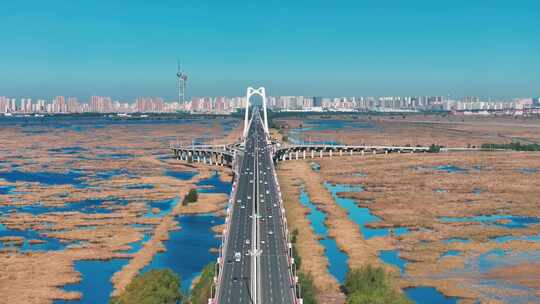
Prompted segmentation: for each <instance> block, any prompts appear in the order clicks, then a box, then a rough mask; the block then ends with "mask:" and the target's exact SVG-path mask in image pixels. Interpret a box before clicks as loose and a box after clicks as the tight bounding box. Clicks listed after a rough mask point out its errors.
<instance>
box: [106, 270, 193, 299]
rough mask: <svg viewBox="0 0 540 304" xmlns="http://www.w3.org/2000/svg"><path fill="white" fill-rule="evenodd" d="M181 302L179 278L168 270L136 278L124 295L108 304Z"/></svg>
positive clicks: (152, 271) (151, 272)
mask: <svg viewBox="0 0 540 304" xmlns="http://www.w3.org/2000/svg"><path fill="white" fill-rule="evenodd" d="M181 302H182V294H181V293H180V278H179V277H178V275H176V274H175V273H174V272H172V270H170V269H161V270H151V271H149V272H146V273H144V274H142V275H138V276H136V277H135V278H134V279H133V281H131V283H129V285H128V286H127V287H126V290H125V291H124V293H122V294H121V295H120V296H118V297H113V298H111V299H110V301H109V303H110V304H132V303H137V304H155V303H162V304H179V303H181Z"/></svg>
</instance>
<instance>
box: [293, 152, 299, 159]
mask: <svg viewBox="0 0 540 304" xmlns="http://www.w3.org/2000/svg"><path fill="white" fill-rule="evenodd" d="M294 154H295V156H296V160H298V151H296V152H295V153H294Z"/></svg>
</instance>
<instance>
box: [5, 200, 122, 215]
mask: <svg viewBox="0 0 540 304" xmlns="http://www.w3.org/2000/svg"><path fill="white" fill-rule="evenodd" d="M127 203H128V201H125V200H116V201H114V204H113V205H115V206H122V205H126V204H127ZM103 204H104V201H103V200H99V199H87V200H82V201H79V202H72V203H66V204H64V205H63V206H58V207H51V206H44V205H42V204H40V203H38V204H33V205H22V206H13V205H12V206H0V212H2V213H7V212H13V211H16V212H24V213H30V214H33V215H39V214H43V213H48V212H82V213H89V214H96V213H112V212H113V210H112V209H108V208H105V206H103Z"/></svg>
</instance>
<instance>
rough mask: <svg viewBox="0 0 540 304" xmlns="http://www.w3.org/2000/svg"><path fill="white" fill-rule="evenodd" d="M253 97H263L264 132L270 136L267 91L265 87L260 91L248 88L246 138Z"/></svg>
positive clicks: (245, 122) (245, 119)
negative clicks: (250, 100)
mask: <svg viewBox="0 0 540 304" xmlns="http://www.w3.org/2000/svg"><path fill="white" fill-rule="evenodd" d="M253 95H259V96H261V98H262V100H263V118H264V131H265V132H266V134H268V117H267V114H266V90H265V89H264V87H260V88H258V89H254V88H252V87H249V88H247V92H246V114H245V118H244V137H246V135H247V132H248V124H249V106H250V102H249V99H250V98H251V96H253Z"/></svg>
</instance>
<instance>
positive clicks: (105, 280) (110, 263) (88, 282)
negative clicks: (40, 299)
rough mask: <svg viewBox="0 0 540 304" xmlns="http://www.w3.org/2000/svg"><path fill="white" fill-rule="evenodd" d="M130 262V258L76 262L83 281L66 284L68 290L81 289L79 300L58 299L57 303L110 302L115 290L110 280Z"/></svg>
mask: <svg viewBox="0 0 540 304" xmlns="http://www.w3.org/2000/svg"><path fill="white" fill-rule="evenodd" d="M128 262H129V260H128V259H111V260H107V261H100V260H82V261H76V262H75V270H77V271H78V272H80V273H81V282H79V283H76V284H68V285H65V286H64V289H65V290H67V291H79V292H81V293H82V295H83V296H82V298H81V299H80V300H78V301H64V300H56V301H54V303H55V304H75V303H77V304H96V303H108V302H109V296H110V294H111V293H112V291H113V286H112V283H111V281H110V279H111V277H112V276H113V274H114V273H115V272H117V271H119V270H120V269H122V267H124V265H126V264H127V263H128Z"/></svg>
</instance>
